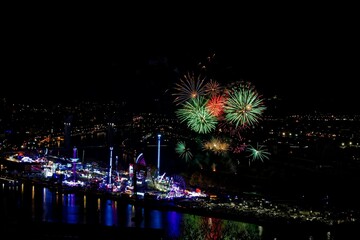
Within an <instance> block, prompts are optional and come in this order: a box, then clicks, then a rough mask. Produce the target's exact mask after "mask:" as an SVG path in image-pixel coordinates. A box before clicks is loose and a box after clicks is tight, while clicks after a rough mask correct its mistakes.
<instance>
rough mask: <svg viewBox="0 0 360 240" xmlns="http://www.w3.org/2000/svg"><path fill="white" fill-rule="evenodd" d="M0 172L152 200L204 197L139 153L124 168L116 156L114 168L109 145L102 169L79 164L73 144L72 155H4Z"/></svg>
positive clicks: (80, 188) (72, 187)
mask: <svg viewBox="0 0 360 240" xmlns="http://www.w3.org/2000/svg"><path fill="white" fill-rule="evenodd" d="M5 160H6V163H4V165H2V173H6V174H7V175H14V174H16V175H17V176H18V177H21V178H27V179H32V180H34V181H39V180H40V181H42V182H43V183H52V184H54V185H57V186H61V187H62V188H63V189H64V190H68V191H71V190H82V191H94V192H102V193H104V192H105V193H109V194H112V195H114V196H117V195H124V194H126V195H128V196H129V197H132V196H138V197H139V198H141V197H144V196H145V195H146V196H149V197H153V198H155V199H173V198H184V197H185V198H187V197H206V194H204V193H202V192H201V191H200V190H199V189H196V190H195V191H189V190H188V189H187V188H186V184H185V181H184V179H183V178H182V177H181V176H179V175H172V176H167V175H166V173H162V174H158V171H153V170H151V169H150V168H149V167H148V166H147V164H146V161H145V158H144V155H143V154H142V153H140V154H139V155H138V156H137V158H136V161H135V162H134V163H130V164H129V166H128V168H127V170H117V169H118V168H117V165H118V158H117V157H116V159H115V161H114V163H115V167H114V168H113V159H112V148H110V161H109V162H110V164H109V167H107V168H103V167H101V166H99V164H97V163H92V164H91V163H86V164H82V163H81V162H80V161H79V158H78V157H77V149H76V148H75V147H74V149H73V156H72V157H71V158H59V157H56V156H51V155H47V156H41V157H38V156H27V155H25V154H24V153H23V152H18V153H14V154H12V155H9V156H6V158H5Z"/></svg>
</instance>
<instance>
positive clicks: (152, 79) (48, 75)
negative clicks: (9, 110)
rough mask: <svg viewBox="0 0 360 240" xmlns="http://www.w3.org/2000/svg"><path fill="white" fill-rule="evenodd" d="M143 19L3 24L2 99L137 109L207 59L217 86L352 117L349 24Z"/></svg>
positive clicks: (331, 20)
mask: <svg viewBox="0 0 360 240" xmlns="http://www.w3.org/2000/svg"><path fill="white" fill-rule="evenodd" d="M193 15H195V14H193ZM345 15H346V14H345ZM146 16H147V18H142V19H141V20H138V21H134V22H131V23H130V22H129V21H127V22H124V21H123V20H124V19H126V18H122V19H119V20H112V21H110V22H104V21H97V20H91V21H90V20H89V21H86V20H84V19H82V20H79V19H77V21H69V20H68V21H62V19H58V20H53V19H51V21H46V20H44V19H41V18H39V19H34V20H32V19H30V20H29V21H19V22H18V23H13V24H11V26H10V25H9V26H8V27H7V28H6V29H5V32H6V34H3V38H5V44H3V45H2V52H3V54H2V58H3V69H4V71H3V77H2V79H3V84H2V87H1V92H0V93H1V96H4V97H8V98H9V99H12V100H13V101H17V102H27V101H29V102H63V101H64V102H67V101H71V99H93V100H99V99H100V100H102V101H110V100H114V101H118V100H121V99H124V98H126V99H130V100H131V101H139V99H141V101H145V100H146V99H147V98H148V97H150V98H153V97H154V96H155V97H156V95H162V94H164V92H166V91H167V90H171V87H172V86H173V85H174V82H175V81H176V79H177V78H178V77H179V76H180V75H182V74H183V73H185V72H186V71H188V70H191V69H192V68H196V64H197V63H198V62H199V61H204V60H206V57H207V56H209V55H210V54H214V53H215V58H214V59H215V63H216V64H217V65H216V66H217V68H216V69H217V71H218V74H219V76H221V77H222V78H226V79H217V80H218V81H219V82H222V81H223V80H224V81H232V80H240V79H243V80H246V81H250V82H252V83H253V84H254V85H255V86H256V88H257V89H258V91H259V92H260V93H261V94H262V95H263V96H264V97H266V98H271V97H273V96H275V95H276V96H278V98H280V99H282V101H283V103H284V104H285V105H286V108H287V109H292V110H294V111H298V110H299V111H302V110H306V109H311V110H316V109H318V110H326V111H352V112H358V107H357V105H358V102H359V100H358V97H357V92H358V91H357V88H358V87H357V85H358V83H357V82H358V79H359V71H358V69H357V68H356V67H357V66H358V60H357V59H358V56H359V47H358V43H359V37H358V36H357V31H355V29H354V27H355V26H354V25H355V23H354V21H353V20H354V19H352V16H351V15H347V16H345V17H344V16H336V15H332V14H328V15H327V16H317V15H316V14H315V13H311V14H310V15H309V14H307V15H306V16H305V15H302V14H297V15H295V16H293V14H292V13H288V14H286V15H282V16H268V18H264V19H258V18H257V17H256V16H254V17H253V18H248V19H246V21H244V20H243V19H240V18H237V17H236V16H235V17H232V18H231V19H230V18H229V19H227V18H226V19H223V18H220V17H219V16H216V15H215V16H214V15H211V16H212V17H210V16H208V17H207V18H204V15H202V16H201V17H198V18H194V17H193V16H192V18H190V19H189V18H185V16H183V18H181V19H180V18H177V17H179V15H176V16H177V17H172V18H171V19H170V20H171V21H170V20H169V16H171V13H170V14H169V13H168V14H167V15H166V16H162V15H161V16H159V15H156V14H153V15H151V14H148V15H146ZM221 20H222V21H221Z"/></svg>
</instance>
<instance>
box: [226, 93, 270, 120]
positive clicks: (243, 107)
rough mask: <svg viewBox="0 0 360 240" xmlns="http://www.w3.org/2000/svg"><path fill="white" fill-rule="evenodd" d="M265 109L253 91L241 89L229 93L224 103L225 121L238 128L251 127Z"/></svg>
mask: <svg viewBox="0 0 360 240" xmlns="http://www.w3.org/2000/svg"><path fill="white" fill-rule="evenodd" d="M265 109H266V107H265V106H264V105H263V101H262V99H261V98H260V97H259V95H258V94H257V92H256V91H254V90H253V89H245V88H241V89H239V90H236V91H234V92H230V93H229V98H228V99H227V101H226V102H225V106H224V112H225V119H226V120H227V121H229V122H230V123H233V124H235V125H236V127H238V126H242V127H245V126H251V125H255V124H256V123H258V121H259V119H260V117H261V115H262V113H263V112H264V110H265Z"/></svg>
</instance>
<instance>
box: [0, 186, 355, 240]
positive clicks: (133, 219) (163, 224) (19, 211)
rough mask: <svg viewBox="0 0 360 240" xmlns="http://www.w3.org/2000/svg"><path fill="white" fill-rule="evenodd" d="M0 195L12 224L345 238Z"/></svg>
mask: <svg viewBox="0 0 360 240" xmlns="http://www.w3.org/2000/svg"><path fill="white" fill-rule="evenodd" d="M1 195H2V196H3V197H2V201H1V203H2V204H1V206H0V207H1V208H0V214H1V215H0V216H2V219H3V220H4V219H7V221H12V222H14V223H22V221H23V222H26V221H35V222H41V221H45V222H59V223H69V224H101V225H105V226H121V227H138V228H152V229H162V230H165V233H166V234H167V236H169V237H172V238H173V239H177V238H180V236H181V237H186V238H187V239H195V238H196V239H199V236H204V239H219V238H222V239H224V238H225V237H228V238H229V239H254V240H255V239H259V240H260V239H273V240H275V239H277V240H280V239H286V238H288V237H291V239H312V240H319V239H326V240H335V239H336V240H338V239H343V238H342V236H343V235H339V233H337V235H336V234H334V233H333V232H332V231H329V230H313V229H312V230H311V232H308V233H306V232H304V229H295V228H293V229H289V228H288V227H287V226H285V227H281V226H279V227H275V228H273V227H271V228H270V227H266V226H259V225H256V224H250V223H244V222H238V221H229V220H224V219H217V218H209V217H203V216H197V215H191V214H185V213H179V212H176V211H160V210H156V209H148V208H140V207H135V206H133V205H131V204H128V203H124V202H122V201H117V200H109V199H105V198H101V197H99V196H93V195H84V194H75V193H61V192H58V191H57V190H52V189H49V188H46V187H42V186H37V185H30V184H21V185H16V186H14V185H10V184H7V183H6V184H1ZM292 231H293V232H292ZM356 233H357V232H356ZM335 235H336V238H335ZM357 235H358V233H357ZM282 237H286V238H282ZM357 237H358V236H357ZM200 239H201V238H200Z"/></svg>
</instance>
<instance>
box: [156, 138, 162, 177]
mask: <svg viewBox="0 0 360 240" xmlns="http://www.w3.org/2000/svg"><path fill="white" fill-rule="evenodd" d="M160 138H161V134H158V160H157V169H158V176H160Z"/></svg>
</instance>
